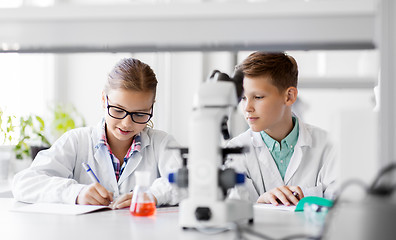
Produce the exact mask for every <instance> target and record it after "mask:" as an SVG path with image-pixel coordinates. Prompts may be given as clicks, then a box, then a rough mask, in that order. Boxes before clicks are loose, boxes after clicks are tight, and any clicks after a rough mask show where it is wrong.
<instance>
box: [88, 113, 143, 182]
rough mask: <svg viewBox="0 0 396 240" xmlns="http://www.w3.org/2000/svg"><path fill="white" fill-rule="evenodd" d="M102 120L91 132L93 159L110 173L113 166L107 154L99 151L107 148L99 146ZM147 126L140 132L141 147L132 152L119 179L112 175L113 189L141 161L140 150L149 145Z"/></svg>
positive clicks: (126, 177) (100, 144) (112, 171)
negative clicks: (138, 150)
mask: <svg viewBox="0 0 396 240" xmlns="http://www.w3.org/2000/svg"><path fill="white" fill-rule="evenodd" d="M103 121H104V119H102V120H101V121H100V122H99V123H98V124H97V125H96V128H95V133H94V134H92V138H93V139H92V140H93V141H92V142H94V143H95V159H96V161H98V163H100V165H105V166H106V168H108V169H111V173H113V174H114V167H113V164H112V162H111V159H110V156H109V154H108V153H107V154H100V151H102V150H104V149H105V150H107V149H106V148H105V146H103V147H104V148H102V147H101V146H102V145H103V144H102V142H101V137H102V129H103ZM148 131H149V128H148V127H146V128H144V129H143V131H141V132H140V140H141V148H140V152H136V153H134V156H133V157H132V158H131V159H130V160H129V161H128V164H126V166H125V169H124V171H123V173H122V174H121V176H120V179H119V180H118V183H117V180H116V178H115V177H114V181H112V182H111V185H112V187H113V188H114V189H118V187H117V185H118V186H119V185H121V183H122V182H123V181H125V180H126V179H128V177H129V176H130V175H131V174H132V173H133V172H134V171H135V169H136V168H137V166H138V165H139V163H140V162H141V161H142V154H141V152H142V151H144V149H145V148H146V147H147V146H149V145H150V137H149V135H148V133H147V132H148Z"/></svg>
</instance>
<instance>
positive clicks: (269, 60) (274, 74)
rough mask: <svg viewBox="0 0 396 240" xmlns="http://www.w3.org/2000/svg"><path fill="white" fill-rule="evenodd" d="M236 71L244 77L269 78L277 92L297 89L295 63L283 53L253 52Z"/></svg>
mask: <svg viewBox="0 0 396 240" xmlns="http://www.w3.org/2000/svg"><path fill="white" fill-rule="evenodd" d="M236 70H240V71H242V72H243V74H244V75H245V76H246V77H260V76H264V77H269V78H270V80H271V83H272V84H273V85H274V86H276V87H277V88H278V90H279V91H284V90H286V89H287V88H289V87H297V79H298V67H297V62H296V60H295V59H294V58H293V57H292V56H289V55H286V54H285V53H283V52H274V53H267V52H254V53H252V54H250V55H249V56H248V57H247V58H246V59H245V60H244V61H243V62H242V63H241V64H240V65H238V66H236Z"/></svg>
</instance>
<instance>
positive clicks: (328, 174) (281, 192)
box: [228, 52, 337, 205]
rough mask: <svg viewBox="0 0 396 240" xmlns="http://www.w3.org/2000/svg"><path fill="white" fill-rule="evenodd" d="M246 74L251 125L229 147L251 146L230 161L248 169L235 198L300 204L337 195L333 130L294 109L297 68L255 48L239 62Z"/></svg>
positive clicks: (277, 55) (281, 56)
mask: <svg viewBox="0 0 396 240" xmlns="http://www.w3.org/2000/svg"><path fill="white" fill-rule="evenodd" d="M237 69H238V70H241V71H242V72H243V73H244V75H245V77H244V81H243V88H244V95H243V98H242V101H241V104H242V106H243V110H244V116H245V119H246V121H247V123H248V124H249V127H250V128H249V129H248V130H247V131H246V132H244V133H242V134H241V135H239V136H237V137H235V138H233V139H232V140H231V141H230V142H229V146H248V147H249V152H247V153H244V154H242V155H239V156H238V155H235V156H233V159H232V160H229V161H228V165H229V166H232V167H234V168H236V169H237V170H239V171H241V172H243V173H245V175H246V177H247V181H246V184H245V187H242V188H241V187H238V188H235V189H232V191H231V193H230V197H239V198H247V199H249V200H250V201H253V202H257V203H271V204H273V205H278V204H280V203H281V204H284V205H291V204H294V205H296V204H297V203H298V201H299V200H300V199H301V198H303V197H305V196H319V197H325V198H333V196H334V193H335V188H336V186H335V181H336V175H337V161H336V152H335V149H334V146H333V144H332V143H331V141H330V139H329V136H328V134H327V133H326V132H325V131H324V130H322V129H319V128H317V127H314V126H312V125H308V124H305V123H303V122H302V121H301V120H300V119H299V118H297V117H296V116H295V115H293V113H292V105H293V103H295V101H296V99H297V93H298V91H297V78H298V68H297V63H296V61H295V60H294V58H293V57H291V56H289V55H286V54H284V53H265V52H255V53H252V54H251V55H249V56H248V57H247V58H246V59H245V60H244V61H243V62H242V64H240V65H239V66H237Z"/></svg>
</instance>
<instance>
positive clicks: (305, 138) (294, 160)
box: [284, 120, 312, 185]
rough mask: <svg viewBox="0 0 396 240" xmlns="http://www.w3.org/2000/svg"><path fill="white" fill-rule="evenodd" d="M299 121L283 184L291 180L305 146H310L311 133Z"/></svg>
mask: <svg viewBox="0 0 396 240" xmlns="http://www.w3.org/2000/svg"><path fill="white" fill-rule="evenodd" d="M298 123H299V136H298V140H297V143H296V146H295V148H294V153H293V156H292V157H291V159H290V162H289V166H288V167H287V169H286V173H285V178H284V182H285V185H287V184H288V182H289V181H290V180H291V178H292V177H293V175H294V174H295V172H296V171H297V169H298V167H299V166H300V163H301V160H302V156H303V152H304V151H306V149H305V148H310V147H311V146H312V135H311V132H310V131H309V130H308V128H307V126H306V125H305V124H304V123H303V122H302V121H300V120H299V121H298Z"/></svg>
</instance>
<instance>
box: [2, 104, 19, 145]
mask: <svg viewBox="0 0 396 240" xmlns="http://www.w3.org/2000/svg"><path fill="white" fill-rule="evenodd" d="M15 120H16V117H15V116H14V115H5V113H4V111H3V110H2V109H1V108H0V143H1V144H3V145H4V144H12V143H13V142H14V139H15V128H16V125H15Z"/></svg>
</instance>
